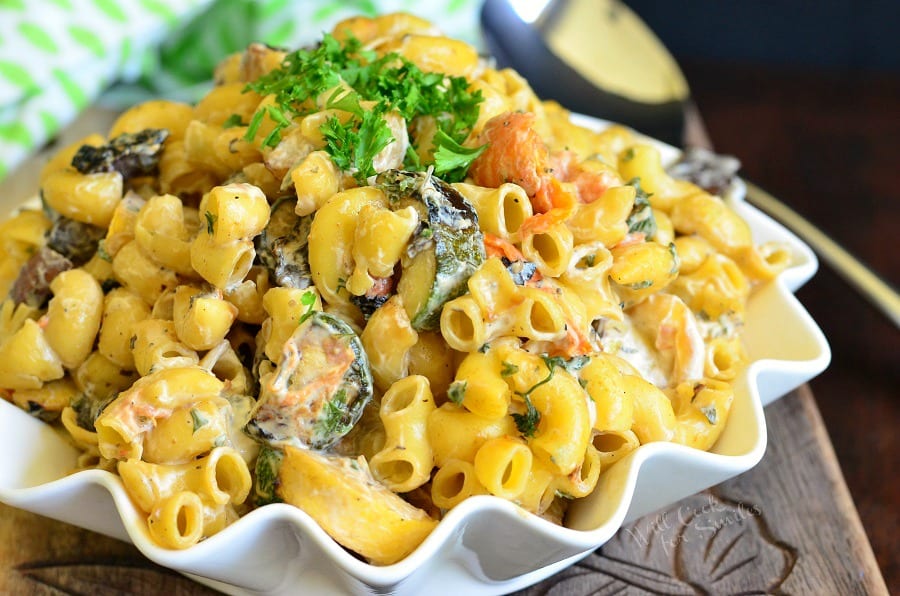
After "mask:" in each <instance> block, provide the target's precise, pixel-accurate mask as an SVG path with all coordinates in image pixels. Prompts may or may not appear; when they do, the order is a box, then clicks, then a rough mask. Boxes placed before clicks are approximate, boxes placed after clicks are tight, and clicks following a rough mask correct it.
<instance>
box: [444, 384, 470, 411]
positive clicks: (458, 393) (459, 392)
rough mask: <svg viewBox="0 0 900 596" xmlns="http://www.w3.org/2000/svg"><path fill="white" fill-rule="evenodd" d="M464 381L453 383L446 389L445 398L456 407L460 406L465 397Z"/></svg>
mask: <svg viewBox="0 0 900 596" xmlns="http://www.w3.org/2000/svg"><path fill="white" fill-rule="evenodd" d="M467 384H468V383H467V382H466V381H453V382H452V383H450V387H448V388H447V398H448V399H449V400H450V401H452V402H453V403H455V404H456V405H458V406H460V405H462V402H463V398H464V397H465V395H466V385H467Z"/></svg>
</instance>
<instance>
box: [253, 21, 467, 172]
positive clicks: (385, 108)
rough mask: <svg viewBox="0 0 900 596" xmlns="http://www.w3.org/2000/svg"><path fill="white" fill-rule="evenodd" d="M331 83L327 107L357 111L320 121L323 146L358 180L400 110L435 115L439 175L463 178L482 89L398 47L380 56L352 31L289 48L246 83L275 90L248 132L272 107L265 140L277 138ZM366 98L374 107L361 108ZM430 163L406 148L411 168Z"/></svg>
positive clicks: (265, 91) (388, 138) (409, 117)
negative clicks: (391, 115) (420, 63)
mask: <svg viewBox="0 0 900 596" xmlns="http://www.w3.org/2000/svg"><path fill="white" fill-rule="evenodd" d="M331 89H336V90H335V91H334V92H332V94H331V97H329V98H327V99H326V100H325V102H324V103H325V105H326V107H328V108H332V109H340V110H343V111H346V112H348V113H349V114H351V115H352V117H351V118H349V119H348V120H347V121H346V122H344V123H341V122H340V121H339V120H337V119H335V120H329V121H328V122H326V123H325V125H323V127H322V132H323V135H325V138H326V147H325V150H326V151H327V152H328V153H329V154H330V155H331V156H332V159H333V160H334V162H335V164H336V165H337V166H338V167H339V168H341V169H342V170H344V171H354V173H355V174H356V177H357V179H358V180H361V181H362V180H365V179H366V178H367V177H368V176H370V175H372V174H373V173H374V169H373V166H372V159H373V158H374V157H375V155H377V154H378V152H379V151H380V150H381V149H383V148H384V147H386V146H387V145H388V144H389V143H391V142H392V141H393V140H394V139H393V135H392V133H391V130H390V127H389V126H388V125H387V123H386V122H385V118H384V115H385V114H387V113H388V112H396V113H399V114H400V115H401V116H402V117H403V118H404V119H405V120H406V122H407V124H408V125H409V124H410V123H411V122H412V121H413V119H415V118H417V117H420V116H430V117H433V118H434V121H435V122H436V124H437V127H438V134H436V136H435V141H434V142H435V148H436V155H435V163H434V166H435V170H436V171H437V172H438V175H446V176H449V177H451V178H456V179H462V177H463V176H464V175H465V170H466V169H467V167H468V165H469V164H470V163H471V161H472V160H473V159H475V157H477V155H478V152H480V150H481V149H469V148H463V147H461V146H460V145H459V143H461V142H462V141H463V140H464V139H465V138H466V137H467V136H468V135H469V133H470V132H471V130H472V127H473V126H474V125H475V122H477V120H478V115H479V110H480V104H481V102H482V101H484V97H483V96H482V94H481V91H480V90H477V91H475V92H472V91H471V90H470V89H469V82H468V81H467V80H466V79H465V77H453V76H449V75H446V74H443V73H436V72H423V71H422V70H421V69H420V68H419V67H417V66H416V65H415V64H413V63H412V62H410V61H409V60H407V59H406V58H404V57H402V56H400V55H399V54H396V53H394V52H389V53H387V54H385V55H384V56H381V57H380V58H379V57H377V56H376V55H375V53H374V52H372V51H368V50H364V49H363V48H362V43H361V42H360V41H359V40H357V39H355V38H353V37H352V36H351V37H350V38H348V39H347V40H345V41H344V42H343V43H342V42H339V41H338V40H336V39H335V38H334V37H333V36H331V35H327V34H326V35H325V36H324V38H323V40H322V43H321V44H319V46H317V47H316V48H314V49H301V50H297V51H296V52H293V53H291V54H288V55H287V56H286V57H285V59H284V60H283V62H282V63H281V65H280V67H279V68H276V69H274V70H272V71H270V72H268V73H266V74H265V75H263V76H261V77H260V78H259V79H257V80H256V81H253V82H251V83H249V84H248V85H247V87H246V90H251V91H255V92H256V93H259V94H260V95H263V96H270V95H271V96H274V101H273V102H271V103H267V104H266V105H265V106H264V107H261V108H259V109H257V111H256V112H255V113H254V114H253V117H252V118H251V119H250V124H249V126H248V129H247V134H246V135H245V139H246V140H253V139H255V138H256V136H257V135H258V134H259V129H260V127H261V126H262V123H263V119H264V117H265V116H266V115H268V117H269V119H270V120H271V121H272V123H273V124H274V126H273V127H272V130H271V131H270V132H269V134H267V135H266V137H265V139H263V141H262V144H263V146H275V145H277V144H278V142H280V139H281V132H282V131H283V130H284V129H285V128H287V127H288V126H290V125H291V122H292V121H293V119H294V118H295V117H297V116H303V115H306V114H310V113H312V112H314V111H318V110H319V109H320V107H319V106H321V105H322V98H321V97H320V95H321V94H322V93H323V91H328V90H331ZM348 89H349V90H350V91H349V92H348ZM363 102H367V103H369V102H371V104H372V105H373V106H374V107H373V108H371V109H369V108H363V107H362V105H364V104H363ZM429 165H432V164H430V163H421V161H420V159H419V156H418V154H417V152H416V151H415V147H410V150H408V151H407V152H406V162H405V163H404V167H406V168H407V169H414V170H416V171H421V170H422V169H425V168H427V167H428V166H429Z"/></svg>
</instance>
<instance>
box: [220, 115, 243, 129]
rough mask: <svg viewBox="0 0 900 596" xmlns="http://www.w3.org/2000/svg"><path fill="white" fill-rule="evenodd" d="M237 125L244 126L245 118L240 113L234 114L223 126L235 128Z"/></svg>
mask: <svg viewBox="0 0 900 596" xmlns="http://www.w3.org/2000/svg"><path fill="white" fill-rule="evenodd" d="M235 126H244V119H243V118H241V115H240V114H232V115H231V116H229V117H228V118H226V119H225V122H223V123H222V128H234V127H235Z"/></svg>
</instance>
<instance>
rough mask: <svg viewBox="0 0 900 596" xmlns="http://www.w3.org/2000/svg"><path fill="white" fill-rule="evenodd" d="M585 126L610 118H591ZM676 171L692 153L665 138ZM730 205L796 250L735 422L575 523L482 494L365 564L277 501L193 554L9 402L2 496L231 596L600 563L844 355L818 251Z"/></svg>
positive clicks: (641, 461) (731, 456)
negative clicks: (770, 411)
mask: <svg viewBox="0 0 900 596" xmlns="http://www.w3.org/2000/svg"><path fill="white" fill-rule="evenodd" d="M579 121H580V122H581V123H586V124H588V125H592V126H601V125H603V124H605V123H598V121H596V120H593V119H588V118H579ZM656 145H657V146H658V148H659V149H660V151H661V152H662V155H663V163H664V164H665V163H671V162H672V161H674V160H675V159H677V157H678V151H677V150H676V149H674V148H673V147H670V146H668V145H663V144H662V143H656ZM731 194H732V196H730V197H728V200H729V201H730V202H731V205H732V207H733V208H734V209H736V210H737V212H738V213H739V214H740V215H741V216H742V217H744V219H745V220H746V221H747V222H748V223H749V224H750V227H751V229H752V230H753V235H754V241H756V242H765V241H770V240H775V241H780V242H784V243H786V244H787V245H788V246H789V247H790V250H791V253H792V265H791V267H790V268H788V269H787V270H786V271H785V272H784V273H782V275H781V276H780V277H779V278H778V279H777V280H776V281H775V282H773V283H771V284H769V285H767V286H765V287H763V288H761V289H759V290H758V291H757V292H756V293H755V294H754V295H753V296H752V297H751V299H750V302H749V304H748V309H747V323H746V326H745V341H746V346H747V350H748V352H749V354H750V358H751V364H750V366H748V367H747V369H746V370H745V371H744V372H743V373H742V374H741V376H740V377H739V378H738V379H737V381H736V385H735V399H734V405H733V409H732V411H731V414H730V416H729V420H728V424H727V426H726V428H725V430H724V432H723V433H722V436H721V438H720V439H719V440H718V442H717V443H716V445H715V446H714V447H713V449H712V450H711V451H709V452H703V451H698V450H695V449H691V448H688V447H684V446H681V445H674V444H667V443H652V444H648V445H644V446H641V447H640V448H638V449H637V450H636V451H635V452H633V453H632V454H631V455H629V456H628V457H627V458H626V459H624V460H623V461H621V462H620V463H618V464H617V465H615V466H613V467H612V468H611V469H610V470H608V471H607V472H605V473H604V474H603V475H602V476H601V478H600V482H599V484H598V486H597V489H596V490H595V491H594V493H593V495H592V496H590V497H587V498H585V499H581V500H578V501H576V502H575V503H573V505H572V506H571V507H570V510H569V517H568V522H567V523H568V527H559V526H556V525H554V524H552V523H550V522H547V521H544V520H542V519H540V518H538V517H536V516H533V515H530V514H528V513H525V512H524V511H522V510H521V509H519V508H518V507H516V506H515V505H513V504H511V503H509V502H507V501H504V500H501V499H498V498H494V497H489V496H478V497H474V498H471V499H468V500H467V501H465V502H463V503H462V504H461V505H459V506H458V507H456V508H455V509H453V510H452V511H451V512H450V513H449V514H448V515H447V516H446V517H445V518H444V520H443V521H441V523H440V524H439V525H438V526H437V529H436V530H435V531H434V532H433V533H432V534H431V535H430V536H429V537H428V538H427V539H426V540H425V541H424V542H423V543H422V545H421V546H420V547H419V548H418V549H417V550H416V551H415V552H413V553H412V554H411V555H410V556H409V557H407V558H406V559H404V560H403V561H400V562H399V563H396V564H394V565H390V566H387V567H376V566H373V565H369V564H367V563H364V562H362V561H360V560H359V559H357V558H356V557H354V556H353V555H351V554H350V553H348V552H347V551H345V550H344V549H343V548H341V547H340V546H339V545H338V544H337V543H335V542H334V541H333V540H332V539H331V538H330V537H329V536H328V535H327V534H326V533H325V532H324V531H323V530H322V528H320V527H319V526H318V525H317V524H316V523H315V522H314V521H313V520H312V519H311V518H310V517H309V516H308V515H306V514H305V513H304V512H303V511H301V510H299V509H297V508H295V507H292V506H290V505H286V504H273V505H267V506H265V507H262V508H260V509H257V510H255V511H252V512H251V513H250V514H248V515H247V516H245V517H243V518H241V519H240V520H238V521H237V522H236V523H234V524H233V525H231V526H229V527H228V528H226V529H225V530H223V531H222V532H220V533H218V534H216V535H214V536H212V537H211V538H209V539H207V540H205V541H203V542H201V543H199V544H197V545H195V546H193V547H191V548H189V549H187V550H183V551H172V550H166V549H163V548H160V547H159V546H157V545H156V544H155V543H154V542H153V541H152V540H151V539H150V537H149V535H148V532H147V529H146V522H145V516H144V515H143V514H142V513H140V512H139V511H138V510H137V509H136V508H135V506H134V504H133V503H132V501H131V499H130V498H129V497H128V495H127V493H126V492H125V489H124V488H123V485H122V482H121V481H120V480H119V478H118V477H117V476H115V475H113V474H110V473H108V472H104V471H100V470H89V471H83V472H79V473H77V474H73V475H69V476H67V475H66V473H67V472H68V471H69V470H70V469H72V468H73V467H74V465H75V459H76V456H77V453H76V450H75V449H74V448H73V447H71V446H70V445H69V444H68V443H67V441H66V440H65V439H64V438H62V436H60V435H59V434H58V433H57V432H56V431H55V430H53V429H52V428H51V427H49V426H47V425H46V424H44V423H43V422H40V421H38V420H36V419H34V418H32V417H31V416H29V415H28V414H26V413H25V412H23V411H21V410H19V409H18V408H16V407H15V406H13V405H11V404H9V403H7V402H5V401H3V400H0V501H2V502H4V503H7V504H9V505H12V506H14V507H19V508H21V509H25V510H27V511H31V512H34V513H38V514H40V515H45V516H47V517H51V518H54V519H58V520H62V521H64V522H68V523H71V524H74V525H76V526H81V527H83V528H87V529H90V530H93V531H96V532H99V533H101V534H106V535H108V536H113V537H115V538H119V539H121V540H125V541H130V542H133V543H134V544H135V545H136V546H137V548H138V549H140V551H141V552H142V553H144V554H145V555H146V556H147V557H148V558H149V559H151V560H152V561H155V562H156V563H159V564H160V565H163V566H165V567H169V568H171V569H174V570H176V571H179V572H182V573H184V574H186V575H189V576H190V577H192V578H194V579H196V580H197V581H200V582H202V583H205V584H207V585H210V586H212V587H214V588H217V589H219V590H221V591H223V592H226V593H232V594H246V593H266V594H280V593H288V592H295V591H297V590H302V591H303V592H304V593H308V594H327V593H401V594H419V593H428V594H450V593H456V594H466V595H475V594H499V593H505V592H509V591H512V590H516V589H519V588H523V587H525V586H528V585H531V584H533V583H536V582H538V581H540V580H542V579H544V578H546V577H548V576H550V575H552V574H553V573H555V572H557V571H559V570H560V569H562V568H564V567H566V566H568V565H570V564H572V563H574V562H575V561H577V560H578V559H580V558H582V557H584V556H586V555H587V554H589V553H590V552H591V551H593V550H594V549H596V548H597V547H599V546H601V545H602V544H604V543H605V542H606V541H607V540H609V539H610V538H611V537H612V536H613V535H614V534H615V533H616V531H617V530H618V529H619V528H620V527H621V526H622V525H623V524H624V523H626V522H628V521H630V520H632V519H635V518H637V517H640V516H642V515H644V514H647V513H649V512H651V511H654V510H656V509H659V508H662V507H664V506H667V505H670V504H673V503H675V502H676V501H678V500H680V499H682V498H683V497H686V496H688V495H691V494H694V493H696V492H698V491H701V490H704V489H705V488H707V487H709V486H712V485H715V484H718V483H720V482H722V481H724V480H727V479H729V478H732V477H734V476H737V475H738V474H740V473H742V472H745V471H747V470H749V469H750V468H752V467H753V466H754V465H755V464H756V463H757V462H758V461H759V460H760V459H761V458H762V456H763V453H764V452H765V449H766V424H765V418H764V417H763V412H762V408H763V406H765V405H766V404H768V403H769V402H771V401H773V400H775V399H777V398H778V397H780V396H782V395H784V394H785V393H787V392H789V391H790V390H792V389H794V388H795V387H797V386H799V385H801V384H802V383H805V382H806V381H808V380H809V379H811V378H812V377H814V376H816V375H817V374H819V373H820V372H822V371H823V370H824V369H825V368H826V366H827V365H828V363H829V360H830V357H831V354H830V350H829V347H828V344H827V342H826V340H825V337H824V336H823V334H822V332H821V330H820V329H819V328H818V327H817V326H816V324H815V322H814V321H813V320H812V318H811V317H810V315H809V313H807V312H806V310H805V309H804V308H803V306H802V305H801V304H800V303H799V302H798V301H797V299H796V298H795V297H794V295H793V292H795V291H796V290H797V289H798V288H799V287H800V286H801V285H803V284H804V283H805V282H806V281H807V280H809V279H810V278H811V277H812V276H813V274H814V273H815V272H816V269H817V266H818V264H817V261H816V258H815V255H814V254H813V253H812V251H811V250H810V249H809V248H808V247H807V246H806V245H805V244H803V243H802V242H801V241H800V240H799V239H797V238H796V237H795V236H794V235H793V234H791V233H790V232H789V231H788V230H786V229H785V228H784V227H783V226H781V225H780V224H778V223H776V222H775V221H773V220H772V219H771V218H769V217H768V216H766V215H764V214H763V213H761V212H760V211H758V210H757V209H755V208H754V207H752V206H750V205H748V204H747V203H745V202H744V201H743V200H742V199H743V195H744V186H743V184H742V183H741V182H740V181H738V182H737V183H736V184H735V186H734V188H733V192H732V193H731Z"/></svg>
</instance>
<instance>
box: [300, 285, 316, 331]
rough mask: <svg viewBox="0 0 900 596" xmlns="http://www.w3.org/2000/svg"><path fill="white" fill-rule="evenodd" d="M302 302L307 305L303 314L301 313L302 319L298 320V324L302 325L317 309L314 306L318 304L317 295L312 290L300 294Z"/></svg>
mask: <svg viewBox="0 0 900 596" xmlns="http://www.w3.org/2000/svg"><path fill="white" fill-rule="evenodd" d="M300 304H302V305H303V306H305V307H306V310H305V311H303V314H302V315H300V320H299V321H298V322H297V324H298V325H302V324H303V323H305V322H306V320H307V319H308V318H310V317H311V316H313V313H315V311H314V310H313V307H314V306H315V305H316V295H315V294H313V293H312V292H306V293H304V294H303V295H302V296H300Z"/></svg>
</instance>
